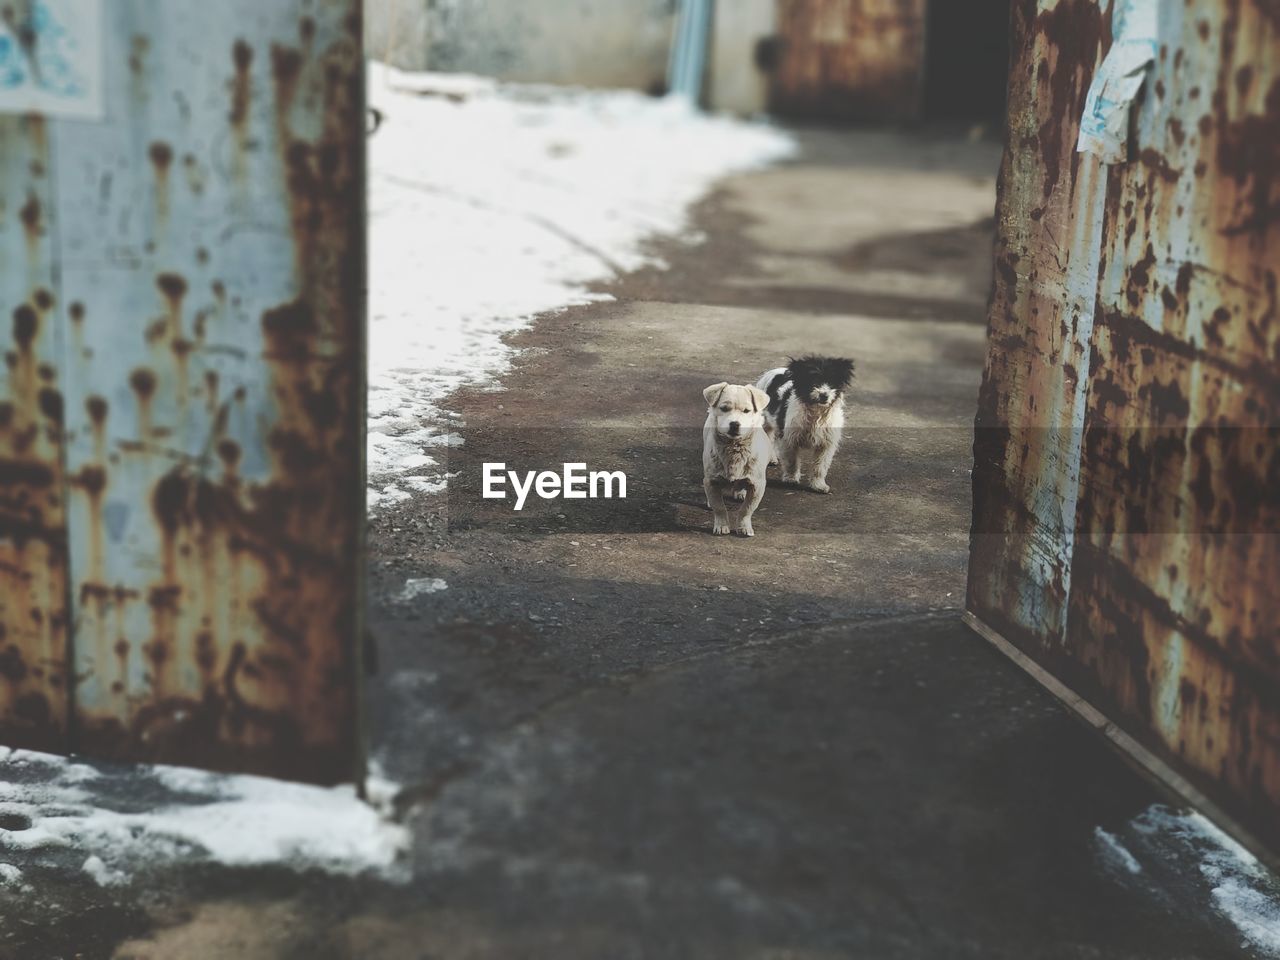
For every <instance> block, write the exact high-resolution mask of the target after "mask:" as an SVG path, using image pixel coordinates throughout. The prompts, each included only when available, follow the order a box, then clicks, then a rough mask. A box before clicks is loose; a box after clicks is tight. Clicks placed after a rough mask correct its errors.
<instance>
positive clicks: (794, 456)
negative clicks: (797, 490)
mask: <svg viewBox="0 0 1280 960" xmlns="http://www.w3.org/2000/svg"><path fill="white" fill-rule="evenodd" d="M781 457H782V482H783V483H799V482H800V470H801V468H800V451H799V450H794V449H786V448H784V449H783V450H782V451H781Z"/></svg>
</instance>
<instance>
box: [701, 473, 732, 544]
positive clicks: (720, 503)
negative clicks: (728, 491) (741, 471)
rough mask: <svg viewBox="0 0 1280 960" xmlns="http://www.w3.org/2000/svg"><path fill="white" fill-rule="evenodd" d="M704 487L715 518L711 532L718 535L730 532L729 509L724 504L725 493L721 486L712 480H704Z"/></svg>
mask: <svg viewBox="0 0 1280 960" xmlns="http://www.w3.org/2000/svg"><path fill="white" fill-rule="evenodd" d="M702 489H704V490H705V491H706V492H707V506H709V507H710V508H711V513H712V514H713V515H714V517H715V519H714V521H713V522H712V524H711V532H712V533H714V534H717V535H724V534H726V533H729V511H728V510H727V509H726V508H725V505H724V494H723V493H722V492H721V490H720V487H719V486H718V485H717V484H715V483H713V482H712V481H710V480H704V481H702Z"/></svg>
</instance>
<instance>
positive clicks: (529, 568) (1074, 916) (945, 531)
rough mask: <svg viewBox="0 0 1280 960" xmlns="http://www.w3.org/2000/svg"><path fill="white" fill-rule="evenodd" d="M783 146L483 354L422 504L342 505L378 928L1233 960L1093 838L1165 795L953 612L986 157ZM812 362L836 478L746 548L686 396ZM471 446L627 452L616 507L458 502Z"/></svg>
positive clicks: (441, 933) (975, 147)
mask: <svg viewBox="0 0 1280 960" xmlns="http://www.w3.org/2000/svg"><path fill="white" fill-rule="evenodd" d="M801 142H802V146H803V150H802V153H801V155H800V156H799V157H798V158H797V159H796V160H795V161H793V162H790V163H787V164H784V165H782V166H779V167H776V168H774V169H770V170H765V171H761V172H754V173H749V174H745V175H741V176H736V177H733V178H730V179H729V180H727V181H725V182H724V183H723V185H722V186H721V188H720V189H719V190H718V191H717V192H716V193H715V194H714V195H713V196H711V197H709V198H708V199H707V200H706V201H705V202H703V203H702V204H701V205H700V206H699V207H698V208H697V209H696V210H695V212H694V217H693V220H694V225H695V227H696V228H697V229H698V230H699V231H701V232H702V234H703V235H704V236H705V242H702V243H699V244H693V245H689V244H682V243H680V242H677V241H665V242H663V243H661V244H659V245H658V247H657V252H658V253H659V254H660V255H661V256H662V257H663V259H665V260H666V261H667V263H668V264H669V265H670V269H667V270H645V271H641V272H639V273H636V274H633V275H629V276H626V277H623V278H620V279H619V280H617V281H616V282H614V283H611V284H609V285H608V286H606V287H603V288H602V291H601V292H604V293H608V294H610V295H612V296H613V297H614V298H615V299H614V300H611V301H607V302H602V303H596V304H592V305H589V306H583V307H577V308H573V309H569V310H566V311H564V312H562V313H558V314H554V315H551V316H544V317H541V318H539V319H538V321H537V322H536V323H535V324H534V325H533V326H532V328H531V329H529V330H527V331H525V332H524V333H521V334H519V335H518V336H516V337H514V338H513V339H512V343H513V344H514V345H515V346H517V347H519V348H520V349H521V351H522V352H521V354H520V356H519V358H518V359H517V361H516V363H515V365H514V368H513V369H512V370H511V371H510V372H509V374H508V375H506V376H505V377H503V378H502V383H501V387H500V389H498V390H494V391H479V390H471V391H464V392H462V393H460V394H457V395H456V396H455V397H454V398H453V401H452V403H451V404H450V406H452V407H453V408H454V409H456V410H457V411H459V412H460V413H461V415H462V417H463V419H464V420H465V424H466V426H465V429H463V430H462V435H463V436H464V438H465V444H464V445H463V446H462V447H460V448H456V449H454V450H452V456H451V458H450V461H449V464H448V469H449V470H450V471H455V472H456V474H457V475H456V476H455V477H454V479H453V480H452V481H451V482H450V490H449V493H448V494H447V495H440V496H425V497H421V498H419V499H417V500H415V501H414V502H412V503H410V504H408V505H403V506H400V507H398V508H395V509H392V510H389V511H388V512H386V513H384V514H382V515H380V516H378V517H377V518H376V519H375V520H374V521H373V523H372V526H371V532H370V544H371V575H370V603H371V608H372V611H373V614H372V618H371V625H372V628H373V630H374V632H375V633H376V635H377V637H378V640H379V644H380V659H381V663H382V671H381V673H380V674H379V676H378V677H377V678H376V679H375V682H374V684H373V690H372V694H371V698H370V704H371V710H372V726H373V743H374V755H375V757H376V759H377V760H378V761H379V763H380V764H381V765H382V767H383V769H385V770H386V772H387V773H388V774H389V775H390V776H391V777H392V778H394V779H396V780H398V781H400V782H402V783H405V784H409V785H410V787H409V789H408V790H407V792H406V794H405V797H404V807H405V809H406V810H409V811H411V812H410V814H409V816H410V822H411V823H412V824H413V827H414V835H415V838H416V842H415V849H414V869H415V876H416V880H415V886H414V890H415V896H414V903H415V905H416V908H415V911H414V912H412V914H406V915H401V916H397V917H396V918H395V919H394V920H388V921H387V928H388V929H389V930H393V931H396V933H394V934H393V933H389V932H387V930H383V931H382V934H381V935H383V936H385V937H387V938H388V939H386V941H385V942H386V943H388V944H397V943H399V944H402V945H407V944H409V943H414V944H418V945H420V946H421V948H422V949H424V950H426V953H425V954H422V955H424V956H431V957H442V958H445V957H447V958H454V957H467V958H473V957H474V958H507V957H529V958H542V957H547V958H555V960H575V958H579V957H581V958H588V957H590V958H610V960H612V958H629V957H637V958H640V957H644V958H648V957H654V958H664V960H665V958H678V957H697V958H703V957H717V958H718V957H725V958H734V960H764V958H771V960H778V958H782V957H788V958H804V960H818V958H824V960H825V958H831V957H846V956H849V957H874V958H877V960H886V958H894V957H913V958H915V957H921V958H923V957H929V958H933V957H973V958H984V960H988V958H998V957H1008V958H1017V960H1031V958H1039V957H1046V958H1047V957H1055V958H1057V957H1086V956H1087V957H1091V958H1112V957H1116V958H1119V957H1125V958H1128V957H1134V958H1136V957H1144V958H1146V957H1149V958H1157V957H1174V956H1198V955H1206V956H1207V955H1213V956H1224V957H1225V956H1249V954H1248V952H1247V951H1245V950H1243V949H1242V948H1241V947H1240V945H1239V937H1238V935H1237V933H1236V932H1235V931H1234V930H1233V929H1232V928H1231V927H1230V926H1229V925H1228V924H1227V923H1226V922H1225V921H1224V920H1222V919H1221V918H1220V917H1217V916H1216V915H1215V914H1213V913H1212V911H1210V910H1209V909H1208V908H1207V907H1206V906H1205V904H1206V903H1207V902H1208V894H1207V892H1206V891H1205V890H1203V889H1200V888H1198V887H1195V886H1194V885H1188V884H1185V883H1181V884H1180V882H1174V881H1169V882H1168V883H1166V884H1165V885H1164V887H1163V888H1162V890H1161V892H1160V893H1159V894H1158V895H1153V894H1151V893H1150V891H1143V890H1139V889H1134V888H1133V887H1126V886H1124V884H1122V883H1117V882H1116V880H1115V878H1114V877H1113V876H1111V875H1109V874H1108V872H1107V869H1106V867H1105V864H1102V863H1101V862H1100V861H1099V855H1098V853H1097V847H1096V843H1097V841H1096V835H1095V831H1096V829H1097V828H1098V826H1099V825H1100V824H1103V825H1108V826H1109V827H1110V828H1113V829H1116V830H1120V829H1122V828H1123V825H1124V824H1125V823H1126V821H1127V820H1128V818H1130V817H1132V816H1133V815H1134V814H1135V813H1137V812H1139V811H1141V810H1142V809H1145V807H1146V806H1147V805H1149V804H1150V803H1152V802H1155V801H1156V800H1158V799H1159V797H1158V796H1157V795H1156V794H1155V793H1154V792H1153V790H1152V788H1151V787H1149V786H1148V785H1147V784H1146V783H1144V782H1142V781H1141V780H1139V779H1138V778H1137V777H1136V776H1134V775H1133V774H1131V773H1130V772H1129V771H1128V770H1127V768H1125V767H1124V766H1123V765H1122V764H1121V763H1120V762H1119V761H1118V760H1117V759H1116V758H1115V757H1113V756H1112V755H1111V754H1109V753H1108V752H1107V751H1106V750H1105V749H1104V748H1103V747H1102V746H1101V745H1100V744H1099V743H1097V742H1095V741H1094V740H1093V739H1092V738H1091V737H1090V736H1089V735H1088V734H1087V733H1086V732H1085V731H1083V730H1082V729H1080V728H1079V727H1077V725H1076V724H1075V722H1074V721H1073V720H1072V719H1071V718H1070V717H1069V716H1067V714H1066V713H1065V712H1064V711H1063V710H1062V709H1061V708H1059V706H1058V705H1057V704H1056V702H1054V701H1053V700H1052V699H1051V698H1050V697H1048V696H1047V695H1046V694H1045V693H1044V692H1043V691H1041V690H1040V689H1039V688H1038V687H1037V686H1036V685H1035V684H1034V683H1032V682H1031V681H1030V680H1029V679H1027V678H1026V677H1024V676H1023V675H1022V674H1021V673H1020V672H1019V671H1018V670H1017V669H1016V668H1014V667H1013V666H1012V665H1011V664H1009V663H1007V662H1006V661H1004V660H1003V659H1002V658H1001V657H999V656H998V655H997V654H995V653H994V652H993V651H992V650H990V649H989V648H987V647H986V646H985V645H984V644H983V643H982V642H981V641H979V640H977V638H975V637H974V636H972V635H971V634H970V633H969V632H968V631H967V630H966V629H965V628H964V627H963V626H962V625H960V623H959V622H958V612H959V610H960V608H961V604H962V601H963V591H964V579H965V558H966V550H967V539H968V525H969V507H970V501H969V465H970V462H971V446H970V445H971V427H972V418H973V409H974V405H975V403H976V395H977V389H978V383H979V379H980V373H981V364H982V358H983V353H984V343H983V336H984V332H985V330H984V315H985V301H986V297H987V293H988V286H989V280H990V275H989V271H990V243H991V235H992V230H993V224H992V221H991V213H992V209H993V206H994V173H995V170H996V166H997V163H998V157H999V151H998V148H997V147H996V146H995V145H993V144H989V143H966V142H963V141H957V140H948V139H940V138H932V137H928V136H923V135H902V134H896V133H887V132H885V133H872V132H862V133H857V134H850V133H844V134H842V133H826V132H809V133H804V134H802V135H801ZM494 282H495V283H500V282H501V278H500V277H495V278H494ZM810 351H812V352H824V353H837V354H848V355H851V356H853V357H855V358H856V359H857V361H858V365H859V366H858V376H857V381H856V385H855V388H854V390H853V392H852V395H851V399H850V410H849V416H848V427H847V432H846V440H845V446H844V449H843V450H842V451H841V454H840V456H839V458H838V459H837V461H836V465H835V468H834V470H833V472H832V486H833V488H834V493H833V494H832V495H831V496H829V497H823V496H820V495H817V494H813V493H809V492H807V491H799V490H793V489H787V488H783V487H779V486H777V485H771V487H770V489H769V491H768V493H767V494H766V497H765V500H764V503H763V506H762V507H761V510H760V511H759V513H758V514H757V516H756V523H755V526H756V531H757V536H756V537H755V538H754V540H743V539H739V538H713V537H712V536H711V535H710V534H709V532H708V531H709V526H710V517H709V514H708V512H707V511H706V509H705V505H704V504H703V501H702V493H701V488H700V483H701V459H700V458H701V423H702V419H703V416H704V404H703V401H702V397H701V391H702V389H703V387H705V386H706V385H708V384H710V383H714V382H716V381H719V380H722V379H727V380H733V381H754V380H755V378H756V377H757V376H759V374H760V373H761V372H762V371H764V370H765V369H768V368H769V367H772V366H774V365H776V364H778V363H779V362H780V360H781V359H782V358H784V357H785V356H786V355H788V354H791V353H797V354H798V353H802V352H810ZM485 461H504V462H506V463H507V464H508V466H509V467H510V468H513V469H519V470H521V471H524V470H530V469H557V468H558V466H559V464H561V463H563V462H574V461H581V462H585V463H587V464H588V465H589V466H590V467H591V468H593V469H610V470H613V469H622V470H625V471H626V473H627V475H628V478H629V485H630V486H629V496H628V498H627V500H625V501H616V500H615V501H604V500H598V501H592V500H585V501H576V502H574V503H566V502H565V501H550V502H546V503H544V502H542V501H537V500H531V502H530V504H529V505H528V506H527V507H526V508H525V510H524V511H523V512H521V513H515V512H513V511H512V510H511V508H510V506H511V505H510V504H509V503H507V502H504V501H492V500H490V501H486V500H482V499H481V497H480V493H479V484H480V464H481V463H483V462H485ZM407 578H440V579H442V580H444V581H445V582H446V583H447V585H448V586H447V588H446V589H445V590H443V591H439V592H433V593H429V594H425V595H421V596H418V597H416V598H413V599H404V598H401V591H402V588H403V586H404V583H405V581H406V579H407ZM1188 875H1190V876H1196V877H1198V876H1199V874H1198V873H1197V872H1196V870H1195V868H1194V866H1191V867H1189V869H1188ZM385 910H386V908H383V911H384V915H385ZM425 930H431V931H432V933H431V934H430V935H429V936H427V937H426V939H425V940H424V939H422V938H423V937H424V933H423V931H425ZM411 931H413V932H411ZM388 950H389V952H388V953H387V954H386V955H388V956H392V955H394V956H400V955H401V954H400V953H396V952H395V951H394V950H393V949H392V948H390V947H389V948H388ZM1201 950H1203V951H1205V952H1204V953H1200V952H1199V951H1201ZM369 955H371V956H372V955H375V954H374V953H370V954H369ZM376 955H378V956H382V955H383V954H376ZM404 955H406V956H409V955H414V956H417V955H418V954H412V953H405V954H404Z"/></svg>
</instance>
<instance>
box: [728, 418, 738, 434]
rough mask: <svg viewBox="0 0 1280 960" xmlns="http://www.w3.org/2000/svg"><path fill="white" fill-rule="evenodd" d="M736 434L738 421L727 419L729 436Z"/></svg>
mask: <svg viewBox="0 0 1280 960" xmlns="http://www.w3.org/2000/svg"><path fill="white" fill-rule="evenodd" d="M737 435H738V421H737V420H730V421H729V436H731V437H736V436H737Z"/></svg>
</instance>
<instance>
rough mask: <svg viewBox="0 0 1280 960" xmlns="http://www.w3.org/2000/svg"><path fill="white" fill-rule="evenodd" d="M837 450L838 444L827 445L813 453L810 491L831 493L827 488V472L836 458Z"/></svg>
mask: <svg viewBox="0 0 1280 960" xmlns="http://www.w3.org/2000/svg"><path fill="white" fill-rule="evenodd" d="M837 449H839V444H836V443H828V444H825V445H823V446H821V447H819V448H818V449H817V450H815V451H814V458H813V476H812V477H811V478H810V480H809V489H810V490H816V491H818V493H830V492H831V488H830V487H829V486H827V471H828V470H830V469H831V461H832V460H834V459H835V458H836V450H837Z"/></svg>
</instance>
